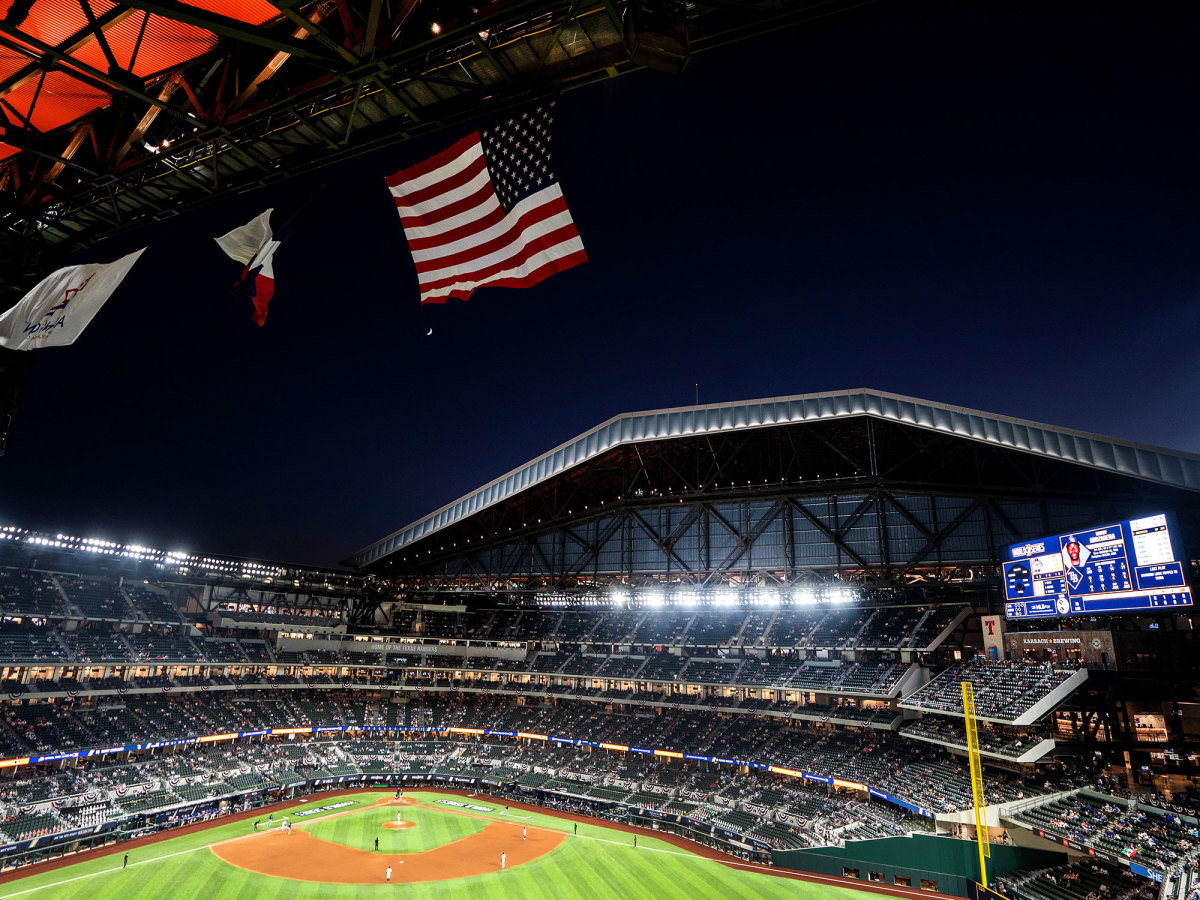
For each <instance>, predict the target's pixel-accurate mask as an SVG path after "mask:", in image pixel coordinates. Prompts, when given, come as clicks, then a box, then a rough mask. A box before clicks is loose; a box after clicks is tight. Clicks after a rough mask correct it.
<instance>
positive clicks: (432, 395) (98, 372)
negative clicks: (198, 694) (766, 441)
mask: <svg viewBox="0 0 1200 900" xmlns="http://www.w3.org/2000/svg"><path fill="white" fill-rule="evenodd" d="M1051 6H1053V5H1051V4H1037V5H1033V4H1031V5H1028V6H1018V5H1013V4H1000V3H989V4H983V3H962V2H954V3H951V2H946V3H930V2H886V0H885V2H880V3H876V4H873V5H870V6H866V7H863V8H861V9H857V10H853V11H850V12H846V13H840V14H838V15H835V16H832V17H830V18H827V19H823V20H821V21H817V22H813V23H808V24H805V25H801V26H798V27H796V28H792V29H789V30H785V31H782V32H779V33H776V34H774V35H769V36H766V37H763V38H759V39H753V40H750V41H747V42H744V43H740V44H736V45H731V46H727V47H723V48H719V49H715V50H712V51H710V52H707V53H704V54H700V55H698V56H696V57H695V58H694V59H693V60H692V61H691V62H690V64H689V66H688V68H687V69H686V71H685V72H684V74H683V75H681V76H672V75H667V74H664V73H661V72H642V73H638V74H635V75H632V76H626V77H622V78H619V79H616V80H614V81H611V82H608V83H605V84H602V85H594V86H591V87H587V88H582V89H579V90H574V91H571V92H568V93H567V94H565V95H564V96H563V97H562V98H561V100H560V103H559V117H558V121H557V123H556V125H557V131H556V133H555V138H554V139H555V167H556V169H557V173H558V176H559V179H560V182H561V184H562V186H563V190H564V193H565V195H566V198H567V202H568V203H569V205H570V208H571V211H572V213H573V215H574V217H575V221H576V224H577V225H578V227H579V231H580V233H581V235H582V236H583V240H584V244H585V246H586V247H587V250H588V253H589V256H590V261H589V262H588V263H587V264H586V265H584V266H581V267H578V268H576V269H573V270H570V271H568V272H566V273H563V274H560V275H556V276H554V277H552V278H550V279H549V280H547V281H545V282H543V283H542V284H541V285H539V286H537V287H536V288H533V289H531V290H523V291H514V290H505V289H484V290H482V291H480V292H478V293H476V294H475V296H474V297H473V298H472V299H471V300H470V301H469V302H467V303H456V304H453V305H447V306H441V307H420V306H419V305H418V304H417V283H416V275H415V272H414V270H413V267H412V261H411V258H410V257H409V255H408V250H407V247H406V245H405V242H404V236H403V233H402V231H401V228H400V224H399V221H398V219H397V216H396V213H395V210H394V207H393V205H392V203H391V200H390V198H389V195H388V193H387V191H386V189H385V187H384V184H383V177H384V176H385V175H388V174H390V173H392V172H393V171H395V170H397V169H399V168H402V167H404V166H408V165H411V164H413V163H415V162H417V161H419V160H421V159H422V158H424V157H425V156H428V155H431V154H432V153H434V152H436V151H438V150H440V149H442V148H443V147H444V146H446V145H448V144H449V143H451V142H452V141H453V140H454V139H456V138H457V137H460V136H461V135H462V134H464V133H465V132H466V131H467V130H469V129H468V128H466V127H463V128H458V129H454V130H452V131H449V132H444V133H442V134H440V135H436V136H432V137H426V138H423V139H421V140H419V141H415V142H412V143H408V144H402V145H396V146H394V147H392V148H389V149H387V150H384V151H380V152H378V153H375V154H373V155H370V156H365V157H362V158H359V159H357V160H354V161H352V162H350V163H347V164H344V165H341V166H338V167H336V168H330V169H327V170H325V171H323V172H320V173H317V174H315V175H313V176H309V177H304V178H301V179H296V180H293V181H291V182H288V183H286V184H284V185H275V186H272V187H271V188H269V189H262V190H260V191H257V192H254V193H251V194H246V195H243V196H240V197H237V198H234V199H230V200H227V201H225V202H222V203H220V204H216V205H213V206H210V207H206V208H205V209H203V210H201V211H200V212H198V213H195V214H191V215H185V216H180V217H178V218H176V219H174V220H169V221H168V222H166V223H163V224H159V225H155V226H154V227H153V228H152V229H146V230H143V231H139V232H135V233H133V234H126V235H121V236H119V237H115V238H111V239H109V240H107V241H103V242H101V244H100V245H98V246H97V247H96V248H94V249H93V250H91V251H89V252H88V253H87V254H84V255H81V256H80V257H78V258H77V260H76V261H110V260H113V259H116V258H117V257H118V256H120V255H123V254H124V253H127V252H129V251H130V250H133V249H136V248H137V247H140V246H143V245H146V244H149V247H150V249H149V250H148V251H147V253H146V254H145V256H144V257H143V259H142V261H141V262H140V263H139V264H138V266H137V267H135V268H134V270H133V272H132V274H131V275H130V277H129V278H128V279H127V280H126V282H125V284H124V285H123V286H122V288H121V289H120V290H119V291H118V293H117V294H115V295H114V296H113V298H112V299H111V300H110V301H109V303H108V304H107V305H106V306H105V307H104V308H103V309H102V310H101V311H100V313H99V314H98V315H97V317H96V319H95V321H94V322H93V323H92V325H91V326H90V327H89V329H88V331H87V332H85V333H84V335H83V336H82V338H81V339H80V340H79V342H78V343H77V344H75V345H74V346H73V347H69V348H63V349H50V350H45V351H37V353H38V359H37V360H36V365H35V368H34V372H33V376H32V378H31V380H30V383H29V385H28V388H27V391H26V397H25V402H24V404H23V406H22V409H21V411H20V414H19V417H18V419H17V423H16V427H15V430H14V434H13V438H12V442H11V445H10V449H9V452H8V454H7V455H6V456H4V457H2V458H0V524H12V525H19V526H23V527H28V528H35V529H39V530H46V531H52V532H53V531H63V532H66V533H70V534H74V535H78V536H91V537H102V538H108V539H112V540H120V541H128V542H140V543H145V544H149V545H151V546H156V547H162V548H164V549H168V550H185V551H190V552H210V553H222V554H230V555H235V556H245V557H252V558H256V559H265V560H281V561H289V562H297V563H309V564H314V565H330V564H335V563H337V562H338V560H340V559H343V558H345V557H346V556H348V555H349V554H351V553H352V552H354V551H355V550H358V549H359V548H361V547H363V546H365V545H367V544H369V543H371V542H373V541H375V540H376V539H379V538H382V537H384V536H385V535H387V534H389V533H391V532H392V531H394V530H396V529H397V528H400V527H402V526H404V525H406V524H408V523H409V522H412V521H413V520H415V519H418V518H420V517H422V516H424V515H426V514H427V513H429V512H432V511H433V510H435V509H437V508H438V507H440V506H442V505H443V504H445V503H448V502H450V501H453V500H455V499H457V498H458V497H460V496H462V495H463V494H466V493H468V492H469V491H471V490H473V489H474V488H476V487H478V486H480V485H482V484H484V483H485V482H487V481H489V480H491V479H492V478H495V477H497V476H499V475H501V474H503V473H505V472H507V471H508V470H510V469H512V468H514V467H515V466H518V465H520V464H522V463H524V462H526V461H528V460H530V459H532V458H534V457H536V456H538V455H539V454H541V453H543V452H545V451H546V450H549V449H550V448H552V447H554V446H556V445H558V444H559V443H562V442H563V441H565V440H568V439H570V438H572V437H574V436H576V435H577V434H579V433H581V432H583V431H586V430H587V429H589V428H591V427H592V426H594V425H597V424H599V423H600V422H602V421H604V420H605V419H607V418H609V417H611V416H613V415H616V414H619V413H623V412H632V411H636V410H643V409H656V408H662V407H668V406H683V405H690V404H691V403H692V402H693V398H694V387H693V386H694V384H695V383H696V382H699V384H700V388H699V396H700V402H701V403H716V402H722V401H739V400H747V399H754V398H761V397H772V396H782V395H788V394H801V393H809V392H813V391H824V390H841V389H847V388H855V387H870V388H876V389H879V390H885V391H893V392H897V393H902V394H909V395H912V396H916V397H920V398H923V399H928V400H933V401H938V402H944V403H950V404H956V405H961V406H969V407H974V408H977V409H981V410H986V411H989V412H995V413H1000V414H1004V415H1010V416H1018V417H1022V418H1028V419H1034V420H1038V421H1043V422H1048V423H1051V424H1055V425H1062V426H1067V427H1071V428H1077V429H1082V430H1085V431H1094V432H1099V433H1102V434H1109V435H1113V436H1115V437H1119V438H1124V439H1128V440H1134V441H1140V442H1144V443H1149V444H1157V445H1162V446H1166V447H1170V448H1174V449H1179V450H1185V451H1190V452H1200V415H1198V407H1200V404H1198V402H1197V401H1198V398H1200V366H1197V358H1196V345H1197V338H1198V337H1200V253H1198V251H1200V178H1198V175H1197V173H1198V172H1200V132H1198V129H1197V112H1196V110H1197V105H1196V84H1197V79H1196V70H1195V56H1194V49H1193V47H1192V37H1193V35H1194V33H1195V31H1194V28H1195V24H1196V23H1195V21H1193V20H1191V19H1190V18H1189V17H1188V12H1187V4H1153V5H1150V7H1151V8H1149V9H1147V8H1145V7H1144V6H1139V5H1136V4H1135V5H1133V6H1130V5H1124V6H1122V7H1120V8H1116V7H1112V8H1109V7H1105V6H1104V5H1098V4H1091V5H1088V6H1083V5H1071V6H1070V10H1067V9H1065V8H1060V9H1053V8H1048V7H1051ZM1066 6H1067V5H1065V4H1064V5H1063V7H1066ZM484 124H486V123H484ZM322 185H325V187H324V189H323V190H320V191H319V193H317V195H316V197H315V199H314V200H313V202H312V204H311V205H310V206H309V208H308V210H307V212H306V214H305V219H304V221H303V223H302V225H301V227H300V228H299V229H298V230H297V232H296V233H295V235H294V236H293V238H292V239H291V240H290V241H289V242H288V243H285V244H284V246H283V248H282V249H281V250H280V251H279V253H278V254H277V256H276V262H275V271H276V278H277V281H276V293H275V299H274V300H273V301H272V304H271V308H270V316H269V319H268V321H267V324H266V327H264V328H261V329H260V328H257V327H256V326H254V325H253V324H252V323H251V322H250V321H249V314H248V310H244V309H242V308H241V307H239V306H237V305H236V304H235V302H234V301H233V300H232V299H231V297H230V296H229V291H228V286H229V284H230V283H231V282H232V281H233V279H234V278H235V277H236V275H237V265H236V264H235V263H233V262H232V261H230V260H229V259H227V258H225V257H224V256H223V255H222V254H221V252H220V251H219V250H218V248H217V246H216V245H215V243H214V242H213V240H212V238H213V237H215V236H216V235H219V234H222V233H224V232H225V231H228V230H229V229H230V228H233V227H235V226H237V225H240V224H243V223H244V222H245V221H247V220H248V219H250V218H251V217H252V216H254V215H256V214H257V213H259V212H261V211H262V210H263V209H264V208H266V207H267V206H276V207H279V208H283V207H287V206H291V205H294V204H296V203H297V202H298V201H300V200H302V199H304V198H306V197H307V196H309V195H311V194H312V193H313V192H314V191H317V190H318V188H320V187H321V186H322ZM429 328H433V335H432V336H426V331H427V329H429Z"/></svg>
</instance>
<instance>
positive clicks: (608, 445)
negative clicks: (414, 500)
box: [353, 389, 1200, 566]
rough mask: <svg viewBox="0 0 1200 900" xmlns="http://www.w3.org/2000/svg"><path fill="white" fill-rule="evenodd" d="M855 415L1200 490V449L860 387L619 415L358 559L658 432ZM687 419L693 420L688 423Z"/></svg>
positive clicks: (381, 552) (364, 561)
mask: <svg viewBox="0 0 1200 900" xmlns="http://www.w3.org/2000/svg"><path fill="white" fill-rule="evenodd" d="M858 415H871V416H874V417H876V418H880V419H885V420H889V421H894V422H901V423H903V424H906V425H913V426H915V427H918V428H923V429H927V430H930V431H939V432H949V433H952V434H957V435H959V436H961V437H963V438H964V439H968V440H973V441H979V442H981V443H985V444H992V445H994V446H1003V447H1015V448H1018V449H1021V450H1024V451H1025V452H1029V453H1034V454H1037V455H1040V456H1046V457H1051V458H1054V459H1062V460H1065V461H1067V462H1072V463H1078V464H1080V465H1086V466H1090V467H1092V468H1096V469H1101V470H1104V471H1110V472H1116V473H1119V474H1123V475H1129V476H1132V477H1135V478H1142V479H1146V480H1148V481H1154V482H1157V483H1160V484H1165V485H1168V486H1171V487H1179V488H1185V489H1187V490H1193V491H1200V456H1197V455H1195V454H1190V453H1182V452H1179V451H1175V450H1168V449H1164V448H1161V447H1151V446H1147V445H1143V444H1134V443H1131V442H1129V441H1121V440H1117V439H1115V438H1110V437H1104V436H1102V435H1094V434H1086V433H1084V432H1079V431H1072V430H1070V429H1065V428H1056V427H1055V426H1052V425H1044V424H1041V423H1037V422H1029V421H1026V420H1023V419H1013V418H1010V417H1008V416H997V415H992V414H990V413H986V412H980V411H978V410H971V409H961V408H958V407H952V406H946V405H943V404H937V403H932V402H930V401H926V400H918V399H916V398H913V397H902V396H898V395H895V394H886V393H883V392H879V391H869V390H865V389H860V390H854V391H842V392H837V393H829V394H809V395H802V396H797V397H785V398H776V399H771V400H751V401H746V402H743V403H729V404H710V405H706V406H700V407H683V408H678V409H669V410H655V411H650V412H639V413H629V414H627V415H623V416H617V417H615V418H613V419H610V420H609V421H607V422H604V423H602V424H601V425H598V426H597V427H596V428H593V429H592V430H591V431H588V432H587V433H585V434H583V435H580V436H579V437H578V438H575V439H574V440H572V441H568V442H567V443H565V444H563V445H561V446H560V447H556V448H555V449H553V450H551V451H549V452H548V453H545V454H543V455H542V456H540V457H538V459H536V460H533V461H531V462H529V463H527V464H526V465H524V466H521V467H520V468H518V469H514V470H513V471H512V472H509V473H508V474H507V475H504V476H501V477H500V478H498V479H496V480H495V481H493V482H491V483H489V484H487V485H485V486H483V487H482V488H479V489H478V490H476V491H473V492H472V493H471V494H468V495H467V496H466V497H464V498H462V499H460V500H457V501H455V502H454V503H451V504H449V505H447V506H444V507H442V508H441V509H439V510H437V511H436V512H434V513H431V514H430V515H429V516H426V517H425V518H424V519H421V520H419V521H418V522H414V523H413V524H412V525H409V526H407V527H405V528H403V529H401V530H400V531H397V532H396V533H394V534H392V535H389V536H388V537H387V538H384V539H383V540H382V541H379V542H377V543H375V544H372V545H371V546H370V547H367V548H364V549H363V550H361V551H359V552H358V553H357V554H355V555H354V557H353V561H354V563H355V564H356V565H359V566H363V565H367V564H369V563H371V562H373V561H375V560H377V559H379V558H380V557H381V556H385V555H387V554H388V553H390V552H392V551H393V550H395V549H399V548H401V547H404V546H406V545H408V544H411V543H412V542H414V541H416V540H418V539H419V538H421V537H423V536H425V535H426V534H428V533H430V532H431V531H433V530H436V529H437V528H442V527H445V526H446V525H448V524H451V523H453V522H455V521H458V520H460V519H462V518H465V517H466V516H467V515H469V514H470V513H473V512H475V511H477V510H479V509H482V508H485V507H486V506H489V505H491V504H492V503H496V502H499V501H501V500H504V499H507V498H508V497H511V496H513V495H514V494H516V493H518V492H519V491H521V490H524V489H525V488H527V487H530V486H532V485H534V484H537V483H539V482H541V481H544V480H546V479H549V478H552V477H554V476H555V475H558V474H560V473H561V472H563V471H565V470H566V469H569V468H572V467H574V466H576V465H579V464H580V463H582V462H586V461H587V460H589V459H593V458H595V457H596V456H599V455H600V454H603V453H606V452H608V451H609V450H611V449H613V448H614V447H616V446H619V445H621V444H628V443H632V442H637V441H647V440H661V439H664V438H671V437H677V436H679V435H680V434H683V433H687V434H703V433H706V432H712V431H720V430H726V429H729V428H733V427H743V428H754V427H769V426H770V425H784V424H791V423H796V422H803V421H807V420H812V419H837V418H846V417H849V416H858ZM683 422H687V423H689V425H688V427H686V428H684V429H682V430H681V423H683ZM757 423H763V424H761V425H760V424H757Z"/></svg>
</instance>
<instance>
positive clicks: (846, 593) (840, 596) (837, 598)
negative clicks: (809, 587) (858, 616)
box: [829, 587, 855, 603]
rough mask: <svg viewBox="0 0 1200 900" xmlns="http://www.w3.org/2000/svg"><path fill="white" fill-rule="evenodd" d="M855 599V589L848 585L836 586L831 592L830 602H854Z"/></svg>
mask: <svg viewBox="0 0 1200 900" xmlns="http://www.w3.org/2000/svg"><path fill="white" fill-rule="evenodd" d="M854 599H855V596H854V591H852V590H851V589H850V588H848V587H839V588H834V589H833V590H831V591H830V592H829V602H830V603H853V602H854Z"/></svg>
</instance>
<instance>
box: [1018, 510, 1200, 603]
mask: <svg viewBox="0 0 1200 900" xmlns="http://www.w3.org/2000/svg"><path fill="white" fill-rule="evenodd" d="M1004 596H1005V600H1006V603H1005V604H1004V614H1005V615H1006V616H1007V617H1008V618H1010V619H1041V618H1046V617H1048V616H1075V615H1083V614H1087V613H1116V612H1137V611H1142V610H1157V609H1167V608H1170V607H1173V606H1191V605H1192V592H1191V589H1190V588H1189V587H1188V583H1187V577H1186V573H1185V571H1184V564H1183V562H1182V561H1181V560H1180V559H1178V558H1177V554H1176V552H1175V548H1174V544H1173V543H1172V541H1171V529H1170V525H1169V523H1168V521H1167V516H1166V514H1164V513H1159V514H1157V515H1153V516H1143V517H1142V518H1140V519H1127V520H1125V521H1124V522H1117V523H1115V524H1113V525H1105V526H1104V527H1102V528H1090V529H1087V530H1086V531H1072V532H1070V533H1068V534H1059V535H1055V536H1054V537H1049V538H1040V539H1038V540H1036V541H1025V542H1024V543H1021V544H1012V545H1010V546H1009V548H1008V553H1007V555H1006V561H1005V563H1004Z"/></svg>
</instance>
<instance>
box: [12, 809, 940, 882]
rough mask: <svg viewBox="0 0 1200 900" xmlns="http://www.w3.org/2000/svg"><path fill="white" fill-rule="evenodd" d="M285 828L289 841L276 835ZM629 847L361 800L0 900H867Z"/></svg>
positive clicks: (514, 816) (506, 819) (75, 874)
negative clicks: (156, 899)
mask: <svg viewBox="0 0 1200 900" xmlns="http://www.w3.org/2000/svg"><path fill="white" fill-rule="evenodd" d="M331 807H332V808H331ZM285 819H286V821H287V822H288V824H289V825H290V826H291V827H290V830H289V829H286V828H281V827H280V825H281V823H282V822H283V821H284V820H285ZM255 821H258V827H257V830H256V829H255V824H254V823H255ZM634 838H635V835H633V834H631V833H629V832H627V831H622V830H618V829H616V828H612V827H607V826H605V825H603V824H600V823H599V822H598V821H597V820H582V821H572V820H571V819H569V818H565V817H559V816H555V815H553V814H550V813H547V812H542V811H538V810H535V809H528V808H517V807H516V806H515V805H514V806H513V807H512V808H511V809H510V810H506V807H505V806H504V804H503V802H502V801H497V800H495V799H493V798H486V797H480V798H468V797H464V796H461V795H455V794H448V793H440V792H437V791H416V792H408V793H406V795H405V798H404V802H403V803H396V802H395V800H394V798H393V797H392V795H391V794H390V793H387V792H381V791H369V792H362V793H355V794H345V795H334V796H327V797H324V798H321V799H314V800H313V801H311V802H308V803H305V804H303V805H297V806H293V807H289V808H287V809H284V810H276V811H275V812H274V813H273V815H272V818H271V820H270V822H269V823H268V820H267V814H266V813H263V814H262V815H261V816H256V817H252V818H249V819H241V820H239V821H229V822H226V823H225V824H214V825H213V826H212V827H210V828H204V829H200V830H196V831H192V832H190V833H187V834H183V835H181V836H179V837H175V838H169V839H166V840H162V841H157V842H154V843H149V844H143V845H141V846H133V847H132V848H129V845H125V846H122V845H121V844H117V845H115V847H114V850H113V851H112V852H111V853H108V854H107V855H103V856H97V857H95V858H91V859H84V860H81V861H80V862H76V863H73V864H69V865H65V866H62V867H59V868H53V869H45V870H40V871H39V870H38V869H30V870H29V871H30V872H31V874H29V875H27V876H25V877H21V878H16V879H14V880H6V882H5V883H3V884H0V900H3V898H7V897H27V898H31V900H42V898H89V900H102V898H114V900H133V898H142V897H163V898H170V900H190V898H197V900H220V898H255V900H272V898H280V900H305V898H314V900H315V898H320V900H343V898H344V900H350V898H355V900H360V898H376V897H393V896H395V897H405V898H422V900H424V898H429V900H434V898H436V900H450V898H468V897H469V898H472V900H475V898H489V900H503V898H521V900H535V898H546V900H564V898H580V900H599V898H604V900H611V898H656V900H674V898H678V900H697V898H707V897H718V896H719V897H721V898H723V900H725V898H728V900H733V898H747V900H750V898H755V900H757V898H764V900H770V898H780V900H782V898H788V900H797V898H800V900H805V898H832V900H839V898H841V900H866V898H867V897H868V896H869V895H868V894H865V893H863V892H860V891H855V890H851V889H848V888H844V887H836V886H832V885H828V884H813V883H808V882H803V881H796V880H792V879H788V878H783V877H780V876H778V875H775V874H772V873H771V872H770V870H767V869H762V868H759V867H750V866H731V865H727V864H725V863H723V862H720V861H717V860H715V859H707V858H704V857H703V856H701V855H699V854H697V853H695V852H691V851H689V850H688V849H685V848H683V847H680V846H678V845H676V844H673V843H668V842H667V841H665V840H662V839H659V838H656V837H653V836H650V835H648V834H645V833H641V834H638V835H637V836H636V838H637V846H636V847H635V846H634ZM376 841H378V849H376ZM126 853H128V855H129V858H128V863H127V864H126V863H125V855H126ZM389 867H390V869H391V875H390V878H391V881H390V883H388V882H387V880H386V879H387V877H388V874H387V870H388V868H389ZM914 893H916V892H914Z"/></svg>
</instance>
